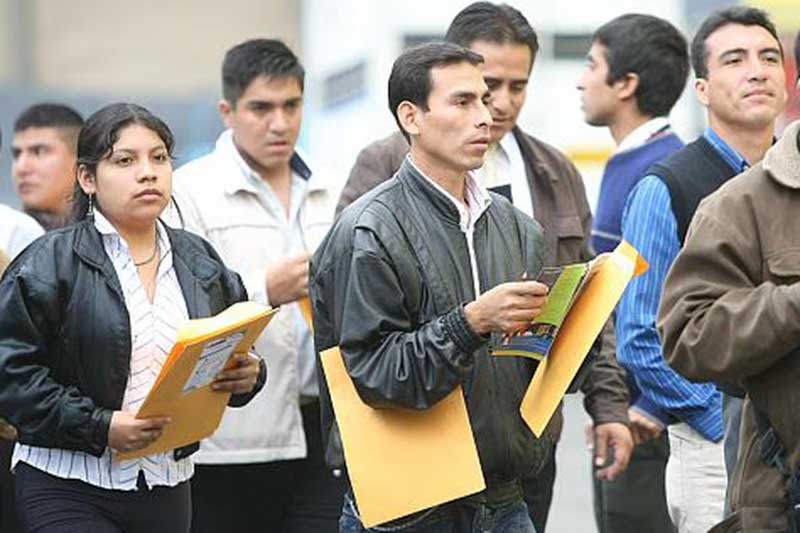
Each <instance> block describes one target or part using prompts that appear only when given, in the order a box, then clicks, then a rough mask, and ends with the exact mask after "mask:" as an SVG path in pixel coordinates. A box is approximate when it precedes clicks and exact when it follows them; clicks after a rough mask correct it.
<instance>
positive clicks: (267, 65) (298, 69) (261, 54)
mask: <svg viewBox="0 0 800 533" xmlns="http://www.w3.org/2000/svg"><path fill="white" fill-rule="evenodd" d="M259 76H266V77H268V78H294V79H296V80H297V83H299V84H300V90H303V87H304V82H305V76H306V72H305V69H303V65H301V64H300V61H299V60H298V59H297V56H296V55H294V53H293V52H292V51H291V50H290V49H289V47H288V46H286V45H285V44H284V43H283V42H282V41H279V40H277V39H251V40H249V41H245V42H243V43H241V44H238V45H236V46H234V47H233V48H231V49H230V50H228V52H227V53H226V54H225V60H224V61H223V62H222V96H223V97H224V98H225V100H227V101H228V103H230V104H231V106H232V107H236V102H237V101H238V100H239V98H241V96H242V94H244V92H245V91H246V90H247V87H248V86H249V85H250V83H251V82H252V81H253V80H254V79H256V78H258V77H259Z"/></svg>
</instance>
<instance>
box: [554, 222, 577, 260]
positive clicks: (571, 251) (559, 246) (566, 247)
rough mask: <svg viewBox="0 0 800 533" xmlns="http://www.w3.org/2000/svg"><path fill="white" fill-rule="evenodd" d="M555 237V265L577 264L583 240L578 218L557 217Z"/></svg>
mask: <svg viewBox="0 0 800 533" xmlns="http://www.w3.org/2000/svg"><path fill="white" fill-rule="evenodd" d="M556 235H557V242H556V264H558V265H565V264H569V263H577V262H579V261H580V260H581V247H582V246H583V238H584V234H583V226H582V225H581V219H580V217H579V216H578V215H564V216H559V217H558V222H557V226H556ZM551 242H552V241H551Z"/></svg>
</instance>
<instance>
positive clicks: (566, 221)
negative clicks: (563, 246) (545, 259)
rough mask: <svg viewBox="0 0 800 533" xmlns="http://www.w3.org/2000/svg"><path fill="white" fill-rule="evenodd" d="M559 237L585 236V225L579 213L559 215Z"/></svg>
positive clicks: (580, 237)
mask: <svg viewBox="0 0 800 533" xmlns="http://www.w3.org/2000/svg"><path fill="white" fill-rule="evenodd" d="M558 238H559V239H570V238H578V239H582V238H583V226H582V225H581V219H580V217H579V216H578V215H566V216H560V217H558Z"/></svg>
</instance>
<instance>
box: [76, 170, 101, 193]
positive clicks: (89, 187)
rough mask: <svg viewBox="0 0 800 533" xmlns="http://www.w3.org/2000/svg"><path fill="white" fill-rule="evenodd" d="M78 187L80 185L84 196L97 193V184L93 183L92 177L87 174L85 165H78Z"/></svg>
mask: <svg viewBox="0 0 800 533" xmlns="http://www.w3.org/2000/svg"><path fill="white" fill-rule="evenodd" d="M78 185H80V187H81V189H83V192H85V193H86V194H94V193H95V192H97V183H96V182H95V179H94V175H93V174H92V173H90V172H89V169H87V168H86V165H78Z"/></svg>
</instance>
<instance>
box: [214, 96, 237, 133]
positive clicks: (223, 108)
mask: <svg viewBox="0 0 800 533" xmlns="http://www.w3.org/2000/svg"><path fill="white" fill-rule="evenodd" d="M217 110H218V111H219V116H220V117H222V122H224V123H225V127H226V128H230V127H231V115H232V114H233V106H232V105H231V103H230V102H228V101H227V100H225V99H224V98H223V99H222V100H220V101H219V102H217Z"/></svg>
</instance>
